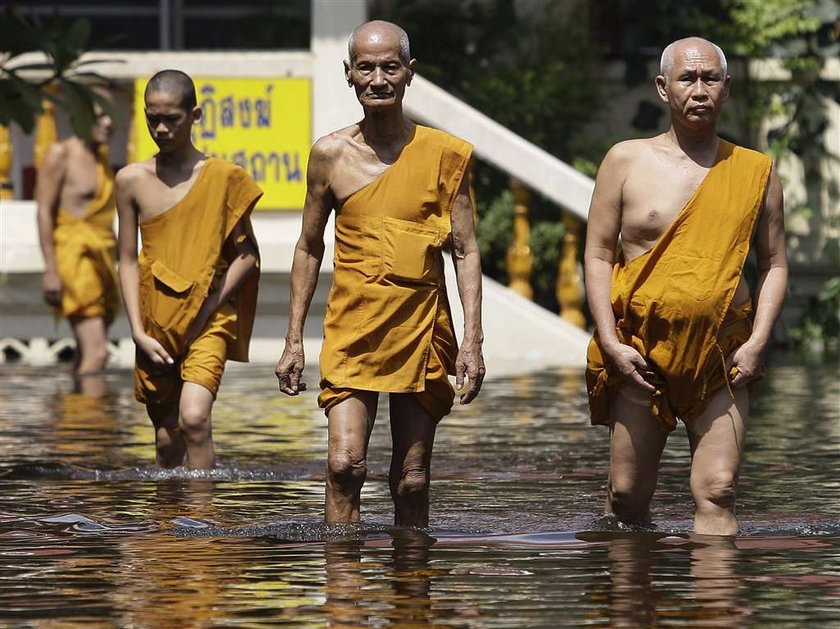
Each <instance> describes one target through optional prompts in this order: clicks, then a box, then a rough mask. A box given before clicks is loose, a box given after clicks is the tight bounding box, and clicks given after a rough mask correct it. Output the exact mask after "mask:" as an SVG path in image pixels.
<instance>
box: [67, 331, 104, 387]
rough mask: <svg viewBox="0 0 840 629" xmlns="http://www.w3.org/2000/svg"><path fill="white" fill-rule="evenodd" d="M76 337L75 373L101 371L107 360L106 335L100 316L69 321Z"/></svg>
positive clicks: (82, 373)
mask: <svg viewBox="0 0 840 629" xmlns="http://www.w3.org/2000/svg"><path fill="white" fill-rule="evenodd" d="M70 325H71V326H72V328H73V336H75V337H76V352H77V356H76V365H75V366H76V373H77V374H79V375H84V374H89V373H96V372H97V371H102V369H103V368H104V367H105V363H106V362H107V360H108V335H107V330H106V328H105V320H104V319H103V318H102V317H85V318H76V319H72V320H71V321H70Z"/></svg>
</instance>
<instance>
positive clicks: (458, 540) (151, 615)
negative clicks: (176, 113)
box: [0, 363, 840, 627]
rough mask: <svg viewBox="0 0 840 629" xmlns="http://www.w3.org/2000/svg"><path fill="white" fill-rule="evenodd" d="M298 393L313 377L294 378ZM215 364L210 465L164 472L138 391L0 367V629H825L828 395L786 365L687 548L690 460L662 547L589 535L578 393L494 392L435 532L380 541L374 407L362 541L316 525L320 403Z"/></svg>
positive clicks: (831, 513) (440, 470)
mask: <svg viewBox="0 0 840 629" xmlns="http://www.w3.org/2000/svg"><path fill="white" fill-rule="evenodd" d="M309 376H310V377H309V378H308V381H309V382H310V384H314V383H315V382H316V380H315V378H314V377H313V374H309ZM275 383H276V380H275V379H274V376H273V374H272V369H271V367H268V366H258V365H253V366H244V367H238V366H233V367H231V368H229V371H228V374H227V375H226V376H225V380H224V383H223V385H222V390H221V394H220V396H219V400H218V402H217V404H216V407H215V411H214V420H213V421H214V436H215V440H216V446H217V452H218V453H219V455H220V456H219V466H218V468H217V469H215V470H213V471H212V472H210V473H203V474H202V473H192V474H191V473H189V472H187V471H185V470H175V471H161V470H156V469H155V468H154V467H153V466H152V465H151V461H152V459H153V456H154V449H153V446H152V441H151V440H152V431H151V428H150V425H149V424H148V420H147V419H146V417H145V412H144V410H143V408H142V406H140V405H138V404H136V403H135V402H134V400H133V396H132V391H131V374H130V372H113V373H109V374H108V375H107V377H106V378H105V379H104V382H100V383H99V386H98V387H94V388H96V389H98V390H95V391H90V392H88V393H95V394H96V395H90V394H83V393H74V392H73V389H74V387H73V383H72V381H71V379H70V377H69V375H68V373H67V371H66V368H64V367H58V368H38V369H36V368H27V367H22V366H15V365H4V366H2V368H0V623H2V624H5V625H6V626H15V627H18V626H21V627H30V626H31V627H47V626H48V627H63V626H77V625H82V624H84V625H86V626H87V625H91V626H114V627H124V626H136V627H171V626H189V627H203V626H207V627H210V626H214V627H215V626H247V627H260V626H278V625H288V626H313V627H319V626H348V627H350V626H374V627H389V626H400V627H425V626H435V627H450V626H451V627H466V626H470V627H472V626H477V627H557V626H575V627H579V626H592V627H603V626H609V625H615V626H628V627H631V626H692V627H713V626H720V627H744V626H761V625H766V626H785V625H800V626H804V625H812V624H813V625H816V624H818V623H819V624H821V625H824V626H830V625H832V624H834V626H838V624H837V618H840V602H838V601H839V600H840V477H838V467H840V466H838V451H839V449H840V381H838V378H837V373H836V368H830V369H826V368H825V367H822V368H820V367H804V366H801V365H796V364H784V363H780V364H778V365H777V366H775V367H773V368H771V369H768V377H767V379H766V380H765V381H764V382H763V383H761V385H760V386H759V387H758V391H757V394H758V396H757V399H756V400H755V402H754V404H753V413H752V417H751V422H750V428H749V434H748V438H747V449H746V455H745V462H744V466H743V470H742V480H741V489H740V500H739V504H740V509H739V516H740V519H741V523H742V535H741V536H739V537H738V538H737V539H735V540H727V539H723V538H702V537H696V536H691V535H690V534H689V531H690V528H691V515H692V514H691V507H692V505H691V499H690V496H689V491H688V467H689V456H688V441H687V439H686V438H685V435H684V430H683V429H682V428H679V429H678V430H677V432H676V433H675V434H674V435H673V436H672V437H671V439H670V440H669V444H668V447H667V449H666V452H665V454H664V456H663V462H662V468H661V476H660V482H659V487H658V489H657V495H656V498H655V503H654V512H655V514H656V525H657V526H656V528H653V529H650V530H627V529H622V528H621V527H619V526H617V525H615V524H614V523H612V522H610V521H608V520H605V519H604V518H603V517H602V515H601V514H602V510H603V501H604V486H605V480H606V470H607V465H606V464H607V431H606V430H605V429H603V428H595V427H590V426H589V425H588V416H587V410H586V395H585V390H584V384H583V379H582V376H581V374H579V373H576V372H572V371H552V372H548V373H542V374H539V375H532V376H523V377H516V378H510V379H505V380H499V381H490V382H488V383H486V385H485V390H484V391H483V392H482V395H481V397H480V398H479V399H478V400H477V401H476V402H475V403H474V404H473V405H471V406H470V407H465V408H460V409H458V410H457V412H456V413H454V414H453V415H452V416H451V417H450V418H448V419H447V420H445V421H444V423H443V424H442V425H441V428H440V430H439V432H438V438H437V441H436V444H435V459H434V463H433V475H434V481H433V486H432V501H433V503H432V516H431V522H430V529H429V530H426V531H420V530H414V529H405V528H402V529H399V528H394V527H392V526H391V518H392V515H391V504H390V500H389V498H388V484H387V466H388V448H389V432H388V428H387V405H386V404H385V403H384V400H383V403H382V404H381V406H380V419H379V423H378V425H377V427H376V429H375V430H374V436H373V439H372V446H371V452H370V468H371V471H370V473H369V476H368V482H367V484H366V486H365V490H364V493H363V516H362V518H363V519H362V523H361V524H360V525H358V526H353V527H335V526H333V527H329V526H325V525H324V524H322V522H321V518H322V501H323V468H324V459H325V453H326V438H325V437H326V433H325V421H324V419H323V416H322V415H321V413H320V411H319V410H318V409H317V408H316V407H315V393H306V394H304V395H302V396H300V397H298V398H281V397H279V395H277V394H275V387H276V384H275Z"/></svg>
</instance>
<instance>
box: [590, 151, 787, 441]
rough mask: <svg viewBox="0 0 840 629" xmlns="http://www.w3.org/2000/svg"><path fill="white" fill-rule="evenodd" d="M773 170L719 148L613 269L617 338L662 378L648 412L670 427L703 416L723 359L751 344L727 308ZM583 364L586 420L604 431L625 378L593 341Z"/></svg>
mask: <svg viewBox="0 0 840 629" xmlns="http://www.w3.org/2000/svg"><path fill="white" fill-rule="evenodd" d="M770 168H771V160H770V158H768V157H766V156H765V155H762V154H761V153H757V152H755V151H751V150H749V149H745V148H742V147H739V146H735V145H733V144H730V143H729V142H724V141H721V143H720V148H719V150H718V155H717V159H716V161H715V164H714V165H713V166H712V168H711V169H710V171H709V173H708V174H707V175H706V178H705V179H704V180H703V182H702V183H701V184H700V186H699V187H698V188H697V190H696V191H695V193H694V195H693V196H692V197H691V199H689V201H688V203H687V204H686V205H685V207H684V208H683V209H682V211H681V212H680V214H679V215H678V216H677V218H676V219H675V220H674V222H673V224H672V225H671V226H670V227H669V228H668V230H667V231H666V232H665V233H664V234H663V235H662V236H661V238H660V239H659V241H657V243H656V244H655V245H654V246H653V247H652V248H651V249H650V250H648V251H647V252H645V253H643V254H642V255H640V256H639V257H637V258H634V259H633V260H631V261H630V262H628V263H627V264H623V263H622V262H619V263H618V264H616V265H615V268H614V270H613V276H612V289H611V299H612V305H613V312H614V314H615V320H616V332H617V334H618V338H619V340H620V341H621V342H622V343H625V344H627V345H631V346H632V347H634V348H635V349H636V350H638V351H639V353H641V354H642V356H644V357H645V359H646V360H647V361H648V363H649V364H650V365H651V366H652V368H653V370H654V371H655V372H656V374H657V375H658V376H659V382H658V387H657V391H656V393H654V395H653V397H652V401H651V412H652V414H653V415H654V416H655V417H656V418H657V419H658V420H659V421H660V423H661V424H662V426H663V428H665V429H667V430H673V428H674V427H675V426H676V418H677V417H679V418H680V419H682V420H684V421H691V420H692V419H694V418H695V417H697V416H698V415H699V414H700V413H702V412H703V411H704V410H705V408H706V406H707V405H708V402H709V400H710V398H711V394H712V393H714V392H715V391H716V390H717V389H719V388H720V387H722V386H724V385H726V384H728V374H727V373H726V372H725V369H724V360H725V358H726V356H728V355H729V354H730V353H731V352H732V351H734V350H735V348H737V347H738V346H739V345H741V344H743V343H744V342H745V341H746V340H747V339H748V338H749V335H750V331H751V326H750V323H749V319H748V314H749V313H748V310H749V306H748V305H745V304H737V305H736V307H734V308H733V307H732V303H731V302H732V299H733V296H734V295H735V291H736V289H737V288H738V283H739V282H740V280H741V274H742V270H743V266H744V261H745V260H746V257H747V254H748V253H749V250H750V241H751V239H752V233H753V228H754V226H755V222H756V219H757V217H758V214H759V211H760V209H761V205H762V202H763V199H764V195H765V190H766V188H767V181H768V177H769V175H770ZM587 359H588V365H587V370H586V383H587V388H588V389H589V408H590V413H591V419H592V423H593V424H609V422H610V408H609V406H610V401H611V399H612V396H613V394H614V393H615V391H616V389H617V387H619V386H621V384H622V378H621V376H620V374H617V373H612V372H611V371H610V369H609V367H607V366H605V364H604V360H603V358H602V354H601V351H600V348H599V346H598V338H597V335H596V337H595V338H594V339H593V340H592V342H591V343H590V345H589V351H588V354H587Z"/></svg>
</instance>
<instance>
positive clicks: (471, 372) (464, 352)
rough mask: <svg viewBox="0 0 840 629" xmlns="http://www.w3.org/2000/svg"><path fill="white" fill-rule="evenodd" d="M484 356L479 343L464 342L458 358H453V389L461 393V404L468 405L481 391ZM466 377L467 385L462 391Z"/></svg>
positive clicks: (485, 371) (484, 370)
mask: <svg viewBox="0 0 840 629" xmlns="http://www.w3.org/2000/svg"><path fill="white" fill-rule="evenodd" d="M485 373H487V370H486V369H485V368H484V356H483V355H482V353H481V342H479V341H473V342H468V341H464V343H463V344H462V345H461V349H460V350H458V356H457V357H456V358H455V388H456V389H458V391H460V392H461V404H469V403H470V402H472V401H473V400H474V399H475V397H476V396H477V395H478V392H479V391H480V390H481V384H482V383H483V382H484V374H485ZM465 376H466V378H467V380H468V382H469V385H468V386H467V389H466V391H464V377H465Z"/></svg>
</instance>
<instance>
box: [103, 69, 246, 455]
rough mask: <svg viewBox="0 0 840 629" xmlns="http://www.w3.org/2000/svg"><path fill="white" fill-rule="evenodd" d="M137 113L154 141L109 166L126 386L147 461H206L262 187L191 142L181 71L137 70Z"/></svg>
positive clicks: (238, 333)
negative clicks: (128, 376)
mask: <svg viewBox="0 0 840 629" xmlns="http://www.w3.org/2000/svg"><path fill="white" fill-rule="evenodd" d="M145 116H146V123H147V126H148V129H149V133H151V135H152V138H153V139H154V141H155V144H157V146H158V149H159V152H158V153H157V154H156V155H155V156H154V157H152V158H151V159H148V160H146V161H145V162H139V163H136V164H131V165H129V166H126V167H125V168H124V169H122V170H121V171H120V172H119V174H118V175H117V211H118V212H119V247H120V281H121V283H122V289H123V296H124V300H125V307H126V313H127V314H128V320H129V323H130V324H131V333H132V336H133V338H134V343H135V345H136V347H137V359H136V365H135V370H134V382H135V387H134V389H135V396H136V397H137V399H138V400H139V401H140V402H142V403H144V404H145V405H146V409H147V411H148V414H149V418H150V419H151V420H152V424H153V425H154V428H155V446H156V449H157V463H158V464H159V465H161V466H163V467H175V466H179V465H181V464H182V462H183V460H184V455H185V454H186V459H187V464H188V465H189V467H190V468H195V469H208V468H212V467H213V465H214V463H215V451H214V447H213V436H212V425H211V417H210V415H211V411H212V408H213V402H214V401H215V398H216V394H217V392H218V389H219V382H220V380H221V378H222V374H223V372H224V367H225V361H226V360H228V359H230V360H238V361H247V360H248V343H249V340H250V337H251V329H252V327H253V323H254V312H255V309H256V302H257V283H258V280H259V273H258V272H257V266H258V256H259V254H258V251H257V244H256V240H255V239H254V236H253V233H252V231H251V224H250V215H251V211H252V210H253V209H254V205H255V204H256V202H257V200H258V199H259V198H260V197H261V196H262V192H261V191H260V189H259V188H258V187H257V185H256V184H255V183H254V181H253V180H252V179H251V177H250V176H249V175H248V174H247V173H245V171H244V170H242V169H241V168H239V167H238V166H234V165H233V164H230V163H228V162H226V161H224V160H220V159H215V158H210V157H207V156H206V155H204V154H203V153H201V152H200V151H199V150H198V149H196V148H195V146H193V144H192V140H191V137H190V131H191V129H192V126H193V125H194V124H196V123H197V122H198V121H199V120H200V119H201V109H200V108H199V107H197V106H196V95H195V86H194V84H193V82H192V79H190V77H189V76H187V75H186V74H184V73H183V72H180V71H178V70H162V71H161V72H158V73H157V74H155V75H154V76H153V77H152V78H151V79H150V80H149V83H148V84H147V85H146V90H145ZM138 228H139V230H140V235H141V238H142V244H143V250H142V251H141V252H140V255H139V257H138V255H137V230H138Z"/></svg>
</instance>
